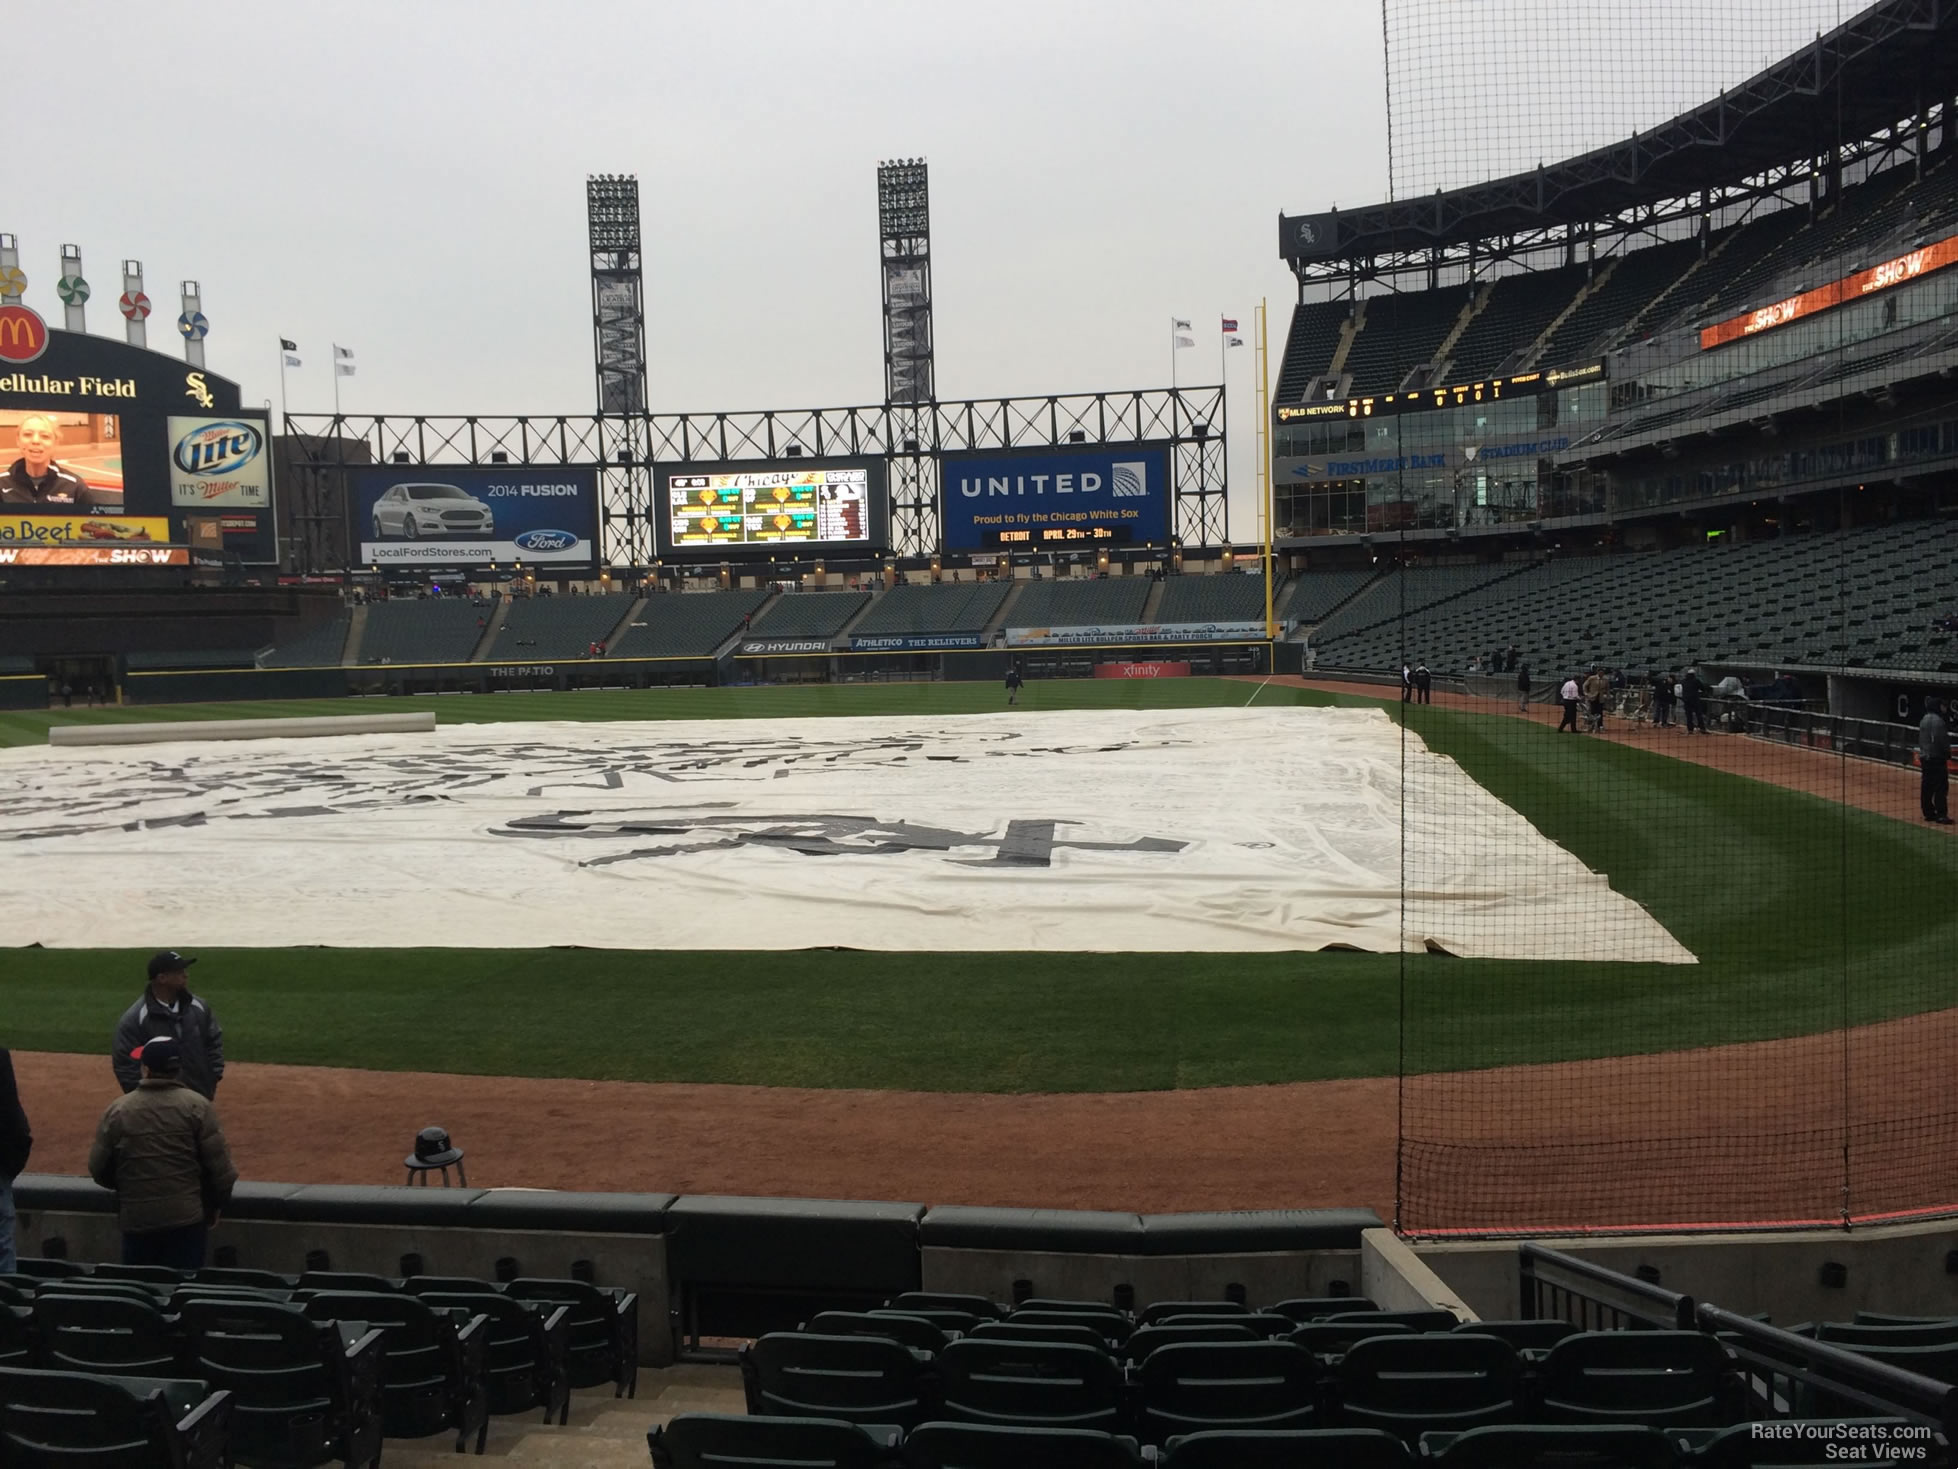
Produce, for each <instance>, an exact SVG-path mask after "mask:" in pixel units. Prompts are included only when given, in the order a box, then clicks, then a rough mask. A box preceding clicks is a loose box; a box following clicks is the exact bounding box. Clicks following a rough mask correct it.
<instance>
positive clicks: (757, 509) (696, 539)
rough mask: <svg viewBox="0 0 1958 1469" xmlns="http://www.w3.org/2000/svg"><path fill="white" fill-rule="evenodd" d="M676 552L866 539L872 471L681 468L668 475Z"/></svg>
mask: <svg viewBox="0 0 1958 1469" xmlns="http://www.w3.org/2000/svg"><path fill="white" fill-rule="evenodd" d="M666 502H667V511H668V522H669V525H670V527H671V534H672V542H671V545H672V547H673V548H674V549H675V550H684V549H687V548H690V547H693V548H701V549H707V548H713V547H721V546H764V545H770V546H772V545H791V544H793V545H814V544H819V543H843V544H848V543H852V542H854V543H857V544H860V545H861V544H867V543H868V542H870V541H871V539H872V538H873V530H872V525H871V483H870V469H869V467H868V466H866V465H861V464H853V465H829V466H819V467H812V468H808V469H800V468H798V469H755V470H710V471H707V472H705V473H696V472H691V471H680V470H676V471H674V472H673V473H672V474H671V475H669V476H668V478H667V480H666Z"/></svg>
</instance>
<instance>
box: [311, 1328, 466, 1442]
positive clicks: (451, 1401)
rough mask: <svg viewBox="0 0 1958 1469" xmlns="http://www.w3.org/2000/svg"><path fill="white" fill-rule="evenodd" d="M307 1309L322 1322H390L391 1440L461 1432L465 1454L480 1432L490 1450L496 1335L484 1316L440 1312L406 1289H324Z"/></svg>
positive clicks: (384, 1389)
mask: <svg viewBox="0 0 1958 1469" xmlns="http://www.w3.org/2000/svg"><path fill="white" fill-rule="evenodd" d="M303 1309H304V1311H305V1313H306V1315H307V1316H308V1317H310V1318H311V1319H313V1320H315V1321H335V1322H342V1321H344V1322H355V1321H358V1322H364V1323H366V1324H367V1325H369V1326H382V1327H385V1328H387V1330H386V1332H385V1333H384V1335H383V1338H382V1349H381V1422H382V1425H383V1429H384V1431H385V1433H386V1434H387V1436H388V1437H389V1438H427V1437H428V1436H429V1435H431V1434H436V1433H444V1432H453V1433H454V1434H455V1436H456V1451H457V1452H458V1453H460V1452H461V1451H462V1449H463V1447H464V1445H465V1444H466V1443H467V1442H468V1439H469V1435H470V1434H471V1433H474V1434H475V1435H476V1452H477V1453H479V1454H480V1453H482V1451H483V1445H484V1442H485V1440H486V1439H487V1437H488V1435H489V1382H488V1362H487V1348H488V1344H489V1334H488V1329H487V1328H488V1323H487V1322H486V1321H485V1320H484V1319H483V1318H482V1317H481V1316H480V1315H474V1316H469V1315H464V1314H463V1313H460V1312H448V1311H438V1310H436V1309H435V1308H434V1307H432V1306H430V1305H429V1304H428V1303H427V1302H426V1301H423V1300H421V1299H419V1298H418V1297H415V1296H410V1295H404V1294H402V1293H401V1292H399V1291H394V1292H389V1293H386V1294H383V1293H381V1292H379V1291H321V1292H319V1293H318V1294H317V1295H313V1296H309V1297H308V1298H307V1300H306V1304H305V1306H304V1308H303ZM458 1316H462V1318H463V1319H461V1320H458V1319H456V1318H457V1317H458Z"/></svg>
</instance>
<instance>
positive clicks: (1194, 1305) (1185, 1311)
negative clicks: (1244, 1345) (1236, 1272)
mask: <svg viewBox="0 0 1958 1469" xmlns="http://www.w3.org/2000/svg"><path fill="white" fill-rule="evenodd" d="M1250 1314H1251V1308H1250V1307H1249V1306H1247V1305H1245V1304H1244V1303H1243V1302H1242V1301H1151V1302H1150V1303H1149V1304H1148V1305H1147V1306H1145V1307H1143V1308H1142V1310H1140V1311H1138V1312H1137V1313H1136V1317H1135V1324H1136V1325H1137V1326H1154V1325H1155V1324H1156V1323H1157V1322H1158V1321H1162V1320H1166V1319H1167V1318H1169V1317H1171V1316H1249V1315H1250Z"/></svg>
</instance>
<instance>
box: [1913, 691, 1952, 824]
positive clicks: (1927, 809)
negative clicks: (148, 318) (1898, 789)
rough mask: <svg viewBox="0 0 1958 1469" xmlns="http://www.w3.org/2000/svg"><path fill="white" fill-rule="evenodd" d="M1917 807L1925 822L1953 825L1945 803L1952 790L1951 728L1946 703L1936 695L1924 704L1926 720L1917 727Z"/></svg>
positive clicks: (1921, 721)
mask: <svg viewBox="0 0 1958 1469" xmlns="http://www.w3.org/2000/svg"><path fill="white" fill-rule="evenodd" d="M1917 764H1918V788H1917V789H1918V804H1919V805H1921V806H1922V807H1923V809H1924V819H1925V820H1926V821H1928V822H1931V823H1932V824H1933V825H1936V826H1949V825H1951V813H1950V812H1949V811H1948V810H1946V803H1947V801H1948V800H1949V797H1950V790H1951V726H1950V725H1949V724H1948V723H1946V721H1945V717H1944V700H1942V699H1940V698H1938V697H1937V696H1936V695H1935V694H1934V695H1932V696H1931V697H1930V698H1928V699H1926V700H1925V701H1924V718H1923V719H1922V720H1920V721H1919V722H1918V725H1917Z"/></svg>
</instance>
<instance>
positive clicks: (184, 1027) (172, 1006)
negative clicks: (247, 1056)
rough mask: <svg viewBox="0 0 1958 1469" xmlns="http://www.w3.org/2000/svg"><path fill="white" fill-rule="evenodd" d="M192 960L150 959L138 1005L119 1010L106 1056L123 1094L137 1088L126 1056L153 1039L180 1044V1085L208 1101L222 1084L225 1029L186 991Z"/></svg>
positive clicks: (168, 953) (173, 955)
mask: <svg viewBox="0 0 1958 1469" xmlns="http://www.w3.org/2000/svg"><path fill="white" fill-rule="evenodd" d="M196 962H197V961H196V960H195V959H186V958H185V957H184V956H183V955H182V954H179V953H178V952H177V951H176V950H175V949H165V950H164V951H163V952H162V953H160V954H157V955H155V956H154V957H153V958H151V960H150V982H149V987H148V988H147V989H145V990H144V991H143V993H142V995H141V996H140V997H139V998H138V999H137V1001H136V1003H135V1004H133V1005H131V1006H130V1007H129V1008H128V1009H127V1010H125V1011H123V1012H122V1019H121V1020H120V1021H118V1022H117V1023H116V1037H115V1042H114V1045H113V1047H112V1048H111V1050H110V1053H109V1064H110V1065H111V1066H112V1067H113V1068H114V1069H115V1073H116V1081H117V1082H118V1083H120V1084H121V1086H122V1089H123V1090H124V1091H125V1092H133V1091H134V1090H136V1083H137V1082H139V1081H140V1080H142V1071H141V1068H140V1067H139V1066H138V1064H137V1062H136V1059H135V1058H134V1057H133V1056H132V1055H131V1054H130V1053H131V1052H132V1051H134V1050H135V1049H136V1047H138V1046H140V1045H142V1044H143V1042H144V1041H146V1040H149V1039H150V1038H151V1037H152V1036H159V1035H167V1036H169V1037H171V1038H172V1039H173V1040H176V1041H178V1042H180V1043H181V1044H182V1046H183V1083H184V1085H185V1086H187V1087H189V1088H190V1089H191V1090H192V1091H194V1092H196V1093H198V1094H199V1095H200V1096H202V1097H204V1098H205V1099H206V1100H208V1101H216V1100H217V1094H218V1083H219V1082H220V1081H223V1080H224V1027H223V1026H221V1025H219V1024H218V1018H217V1016H216V1015H214V1014H212V1013H211V1007H210V1006H209V1005H207V1004H205V1003H204V1001H203V1000H202V999H200V998H199V997H198V996H196V995H193V994H192V993H191V992H190V976H189V975H188V974H187V973H185V971H186V970H188V969H189V968H190V966H191V965H193V964H195V963H196Z"/></svg>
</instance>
